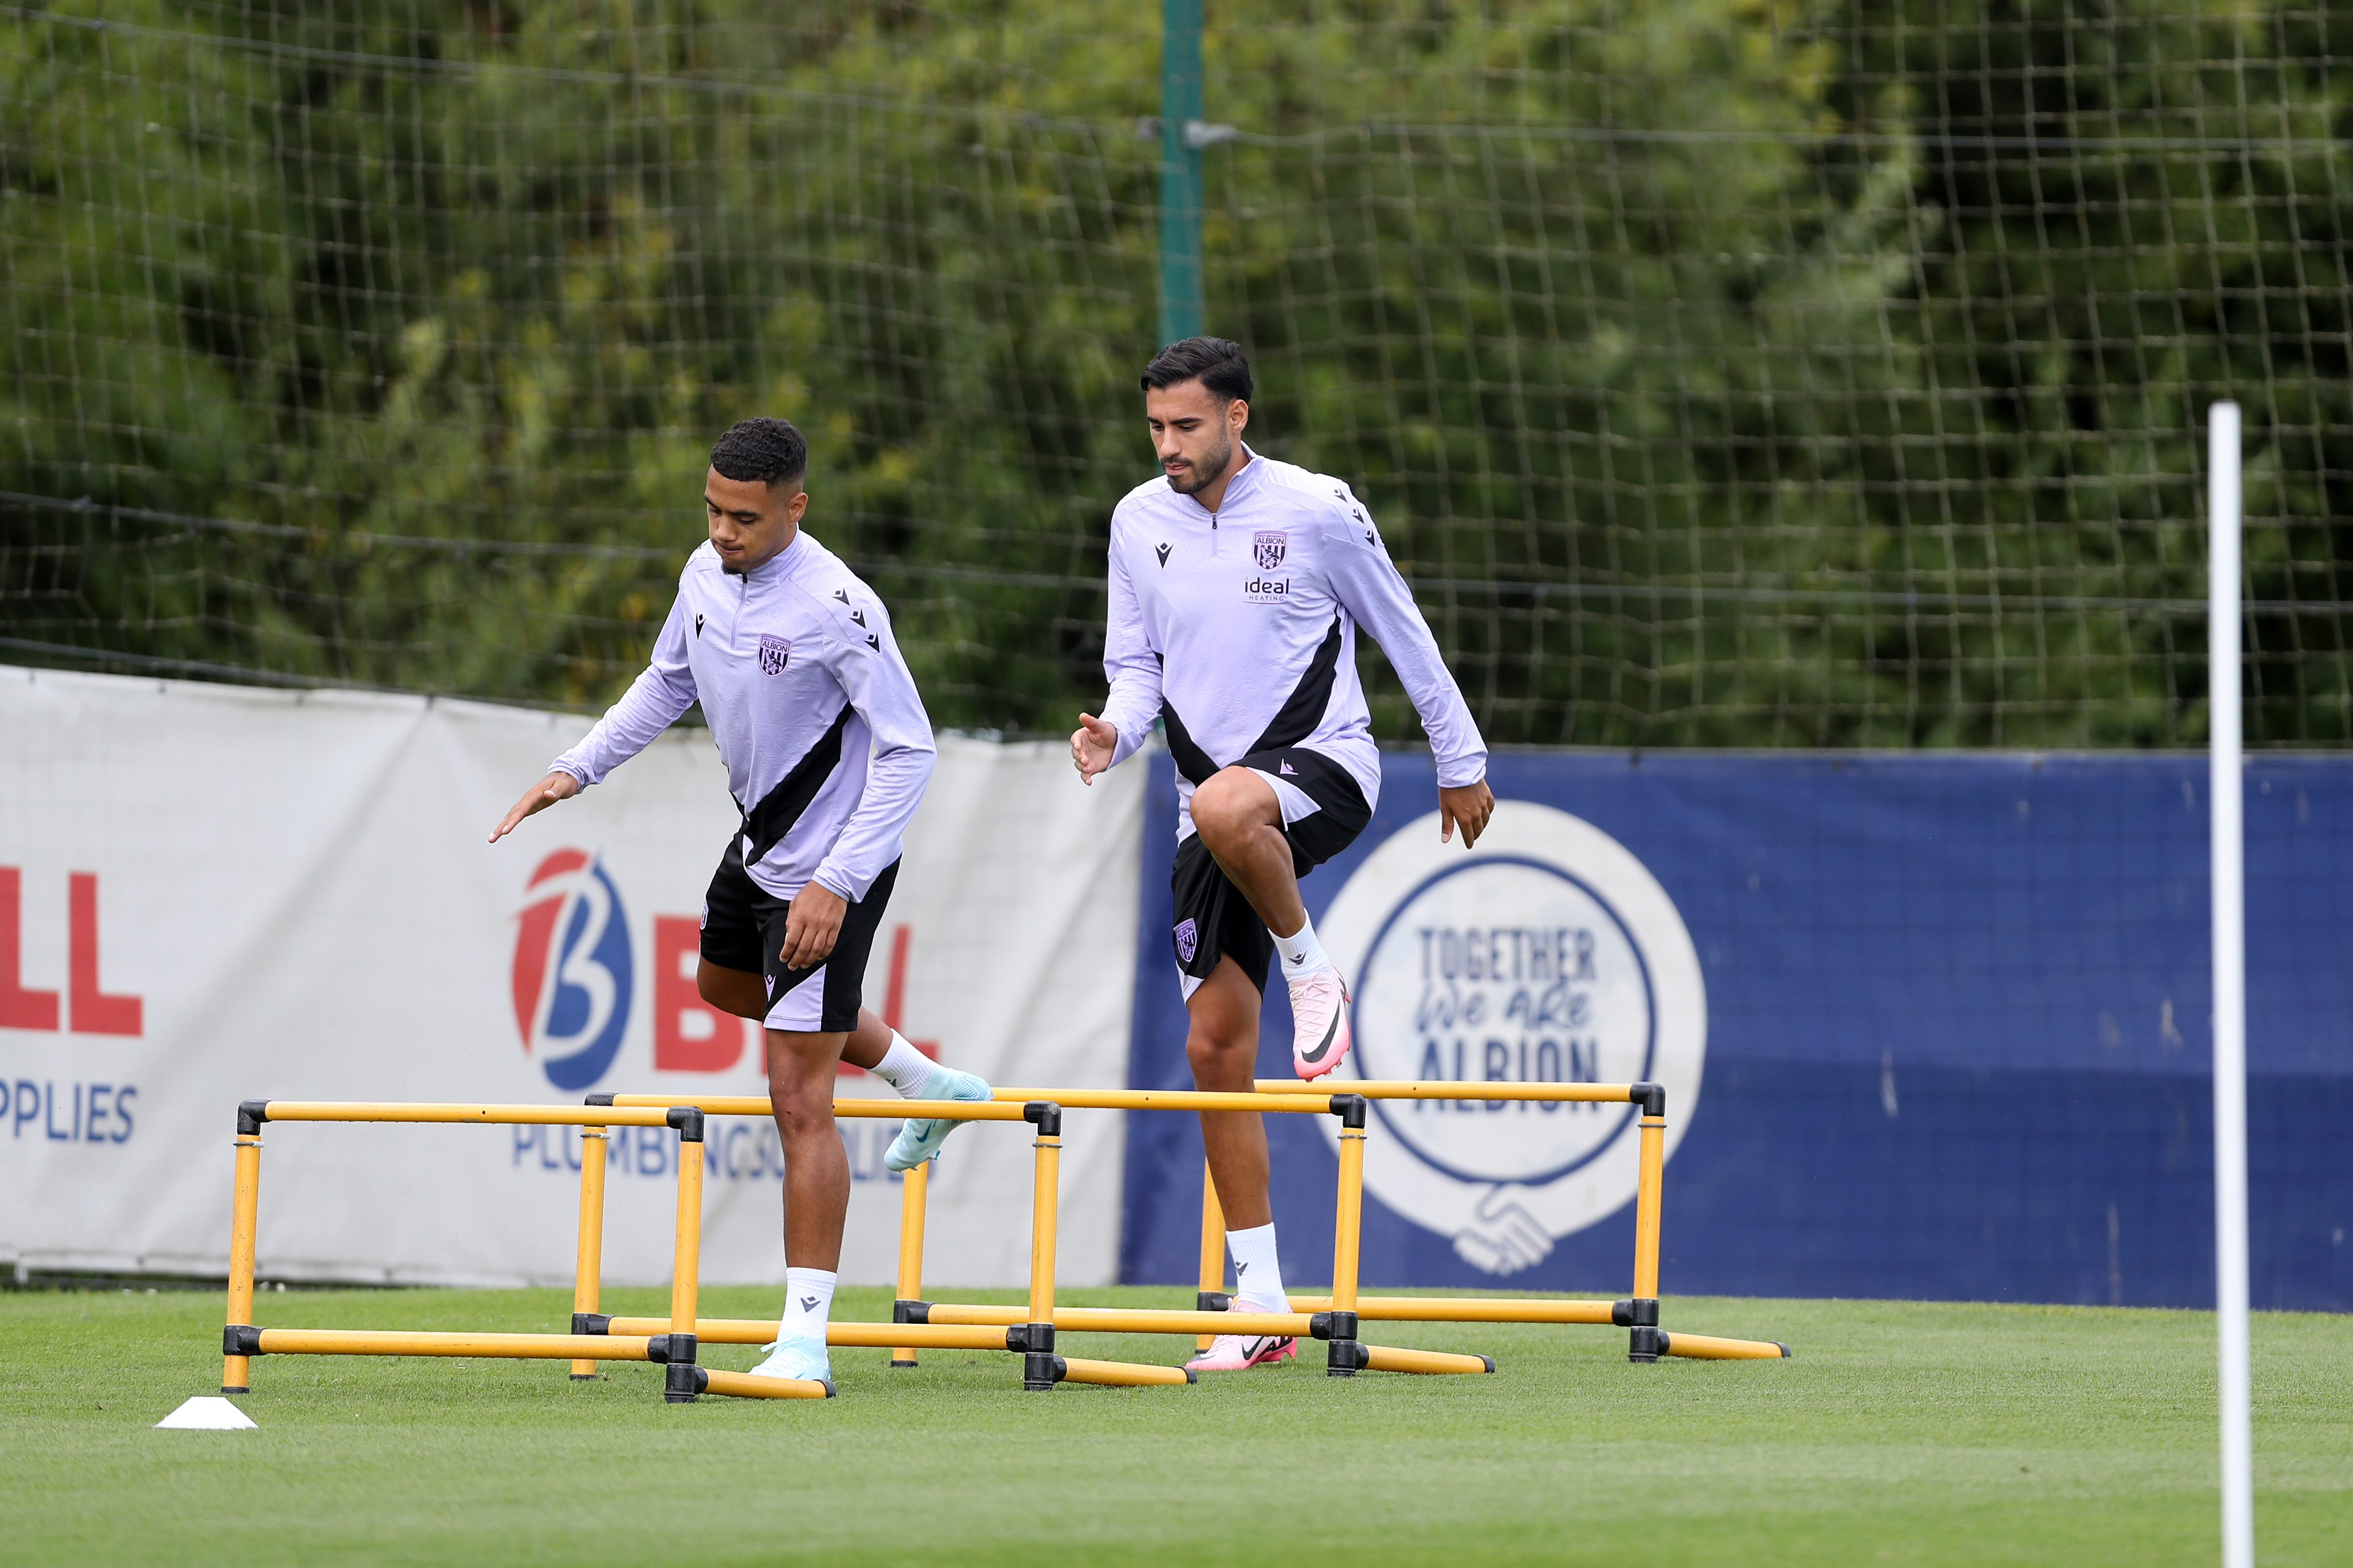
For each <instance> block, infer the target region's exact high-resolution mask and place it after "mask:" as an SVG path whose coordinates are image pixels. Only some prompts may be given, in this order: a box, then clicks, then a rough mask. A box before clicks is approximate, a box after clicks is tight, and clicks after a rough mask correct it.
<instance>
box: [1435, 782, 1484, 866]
mask: <svg viewBox="0 0 2353 1568" xmlns="http://www.w3.org/2000/svg"><path fill="white" fill-rule="evenodd" d="M1494 815H1495V792H1494V791H1493V790H1491V789H1489V788H1488V787H1487V781H1486V780H1485V779H1481V780H1480V781H1478V783H1476V784H1456V785H1455V786H1454V787H1453V788H1452V789H1448V788H1447V787H1446V786H1445V785H1443V784H1440V786H1439V790H1438V841H1439V842H1440V844H1448V843H1451V842H1452V841H1453V838H1454V830H1455V829H1456V828H1457V827H1460V828H1461V829H1462V847H1463V848H1465V849H1468V848H1470V847H1471V846H1472V845H1473V844H1476V843H1478V842H1479V835H1481V834H1482V833H1484V832H1486V831H1487V819H1488V818H1489V817H1491V816H1494Z"/></svg>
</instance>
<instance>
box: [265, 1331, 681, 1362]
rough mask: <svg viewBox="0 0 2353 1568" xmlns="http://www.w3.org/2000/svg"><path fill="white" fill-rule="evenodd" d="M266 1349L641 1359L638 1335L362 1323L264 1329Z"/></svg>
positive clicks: (535, 1358) (285, 1352) (277, 1351)
mask: <svg viewBox="0 0 2353 1568" xmlns="http://www.w3.org/2000/svg"><path fill="white" fill-rule="evenodd" d="M261 1351H262V1353H263V1354H265V1355H450V1356H491V1357H512V1358H518V1359H522V1360H527V1361H643V1360H645V1359H646V1342H645V1341H644V1340H643V1339H642V1338H632V1337H617V1336H613V1335H608V1334H464V1333H455V1334H453V1333H391V1332H378V1331H374V1330H366V1329H264V1330H262V1331H261Z"/></svg>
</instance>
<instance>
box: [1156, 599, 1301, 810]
mask: <svg viewBox="0 0 2353 1568" xmlns="http://www.w3.org/2000/svg"><path fill="white" fill-rule="evenodd" d="M1155 657H1157V656H1155ZM1163 663H1164V665H1165V664H1166V660H1163ZM1339 671H1340V617H1339V616H1333V617H1332V629H1331V630H1330V631H1329V632H1327V633H1325V634H1324V646H1323V647H1319V648H1317V649H1316V650H1315V657H1314V658H1312V659H1309V660H1308V661H1307V672H1306V673H1305V674H1304V675H1302V676H1301V677H1300V678H1299V684H1298V685H1296V686H1294V687H1293V688H1292V689H1291V695H1290V696H1288V697H1286V698H1284V699H1283V700H1282V707H1281V708H1280V709H1278V710H1275V715H1274V717H1273V718H1272V719H1271V720H1269V721H1267V726H1266V729H1265V731H1264V732H1263V733H1261V735H1260V736H1259V738H1258V739H1257V740H1255V741H1252V742H1250V748H1249V750H1248V751H1245V752H1243V753H1242V755H1243V756H1246V757H1247V756H1250V755H1252V754H1253V753H1255V752H1266V751H1273V750H1276V749H1279V748H1281V747H1283V746H1295V745H1297V744H1299V742H1302V741H1303V740H1305V739H1307V737H1308V736H1310V735H1312V734H1314V733H1315V726H1316V725H1318V724H1320V723H1322V722H1323V721H1324V710H1325V709H1327V708H1329V707H1331V706H1332V683H1333V681H1334V679H1335V678H1336V677H1337V676H1338V674H1339ZM1160 720H1161V722H1162V724H1163V725H1165V726H1166V729H1167V731H1168V755H1169V756H1170V758H1171V759H1173V760H1174V761H1175V763H1176V771H1177V772H1178V773H1183V774H1184V775H1185V776H1186V777H1187V779H1190V780H1191V781H1192V783H1193V787H1194V788H1196V789H1198V788H1199V787H1200V786H1201V785H1203V784H1208V782H1209V775H1210V774H1212V773H1216V772H1217V771H1218V764H1217V763H1216V761H1215V760H1214V759H1213V758H1211V757H1210V755H1209V753H1208V752H1205V751H1203V750H1202V749H1201V745H1200V742H1198V741H1196V740H1194V739H1193V734H1192V731H1189V730H1187V729H1186V728H1185V721H1184V720H1183V719H1182V718H1180V717H1178V715H1177V712H1176V707H1175V705H1174V704H1172V703H1171V702H1169V700H1167V698H1166V697H1163V698H1162V699H1161V700H1160Z"/></svg>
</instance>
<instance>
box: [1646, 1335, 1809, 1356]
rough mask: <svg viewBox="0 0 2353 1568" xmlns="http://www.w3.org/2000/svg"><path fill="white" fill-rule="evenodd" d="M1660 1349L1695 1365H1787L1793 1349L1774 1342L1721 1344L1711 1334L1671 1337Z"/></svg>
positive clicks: (1722, 1342)
mask: <svg viewBox="0 0 2353 1568" xmlns="http://www.w3.org/2000/svg"><path fill="white" fill-rule="evenodd" d="M1662 1337H1663V1338H1664V1339H1665V1341H1666V1342H1665V1343H1664V1344H1662V1345H1661V1346H1660V1347H1659V1349H1660V1351H1661V1352H1663V1353H1664V1354H1667V1355H1679V1356H1689V1357H1690V1358H1691V1359H1693V1360H1694V1361H1786V1360H1788V1355H1789V1347H1788V1346H1787V1345H1785V1344H1779V1343H1777V1342H1774V1341H1772V1340H1719V1339H1716V1338H1715V1337H1714V1336H1713V1335H1710V1334H1667V1335H1664V1336H1662Z"/></svg>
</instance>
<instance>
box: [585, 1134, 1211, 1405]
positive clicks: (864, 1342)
mask: <svg viewBox="0 0 2353 1568" xmlns="http://www.w3.org/2000/svg"><path fill="white" fill-rule="evenodd" d="M1240 1098H1242V1099H1245V1100H1246V1099H1248V1098H1250V1097H1248V1096H1242V1097H1240ZM588 1099H589V1103H590V1106H591V1107H592V1110H593V1108H599V1107H609V1108H611V1110H612V1112H613V1114H614V1116H615V1118H616V1124H620V1123H619V1121H618V1118H619V1117H620V1116H621V1115H624V1114H628V1115H638V1114H644V1113H646V1112H647V1111H649V1110H653V1109H655V1108H657V1107H666V1106H669V1105H670V1104H671V1103H672V1102H671V1101H670V1100H666V1099H664V1098H663V1097H661V1096H658V1095H643V1094H638V1095H632V1094H596V1095H591V1096H589V1097H588ZM676 1103H677V1105H678V1106H679V1108H680V1109H681V1110H685V1109H688V1108H691V1109H692V1110H694V1111H696V1112H698V1113H700V1114H703V1115H712V1116H766V1115H768V1114H770V1110H769V1105H770V1101H769V1100H768V1097H767V1096H765V1095H705V1096H702V1097H700V1098H689V1099H687V1100H680V1101H678V1102H676ZM834 1110H835V1113H836V1114H837V1115H841V1116H860V1117H875V1118H881V1117H892V1118H901V1119H904V1118H908V1117H918V1116H935V1117H942V1118H945V1119H947V1120H950V1121H1017V1122H1018V1121H1029V1122H1035V1123H1037V1125H1038V1127H1039V1136H1038V1139H1037V1143H1036V1148H1037V1170H1036V1173H1035V1175H1034V1177H1033V1182H1034V1183H1035V1186H1034V1189H1033V1194H1032V1198H1031V1212H1030V1255H1029V1291H1030V1307H1029V1308H1028V1309H1021V1308H1015V1309H1008V1310H1005V1312H1004V1315H1003V1317H1002V1320H1001V1321H1002V1322H1003V1323H1004V1324H1005V1325H1006V1327H1007V1328H1008V1329H1011V1330H1015V1332H1009V1333H1008V1332H1006V1331H998V1332H997V1333H995V1334H983V1333H981V1332H979V1331H978V1327H979V1326H959V1325H956V1324H952V1323H948V1322H946V1321H942V1322H941V1323H940V1324H939V1329H940V1331H938V1332H934V1331H932V1330H931V1329H929V1328H928V1327H925V1326H924V1325H926V1324H927V1322H928V1321H929V1320H927V1319H926V1318H925V1317H924V1316H923V1313H924V1312H925V1310H927V1308H928V1306H929V1303H927V1302H924V1301H923V1300H919V1299H918V1297H917V1293H918V1292H920V1291H921V1289H923V1223H924V1214H925V1210H926V1206H927V1202H926V1200H927V1194H928V1192H929V1188H930V1168H929V1166H928V1165H926V1166H919V1167H917V1168H916V1169H915V1170H913V1171H910V1172H908V1173H906V1176H905V1178H904V1180H903V1181H902V1185H901V1189H900V1231H899V1287H898V1288H899V1292H900V1295H899V1300H898V1303H897V1306H896V1309H895V1310H894V1311H893V1313H892V1316H893V1318H894V1319H895V1320H897V1321H898V1325H899V1326H896V1327H884V1326H881V1325H875V1324H865V1323H837V1324H833V1325H830V1326H829V1327H828V1333H827V1340H826V1342H827V1343H828V1344H829V1345H839V1346H845V1347H856V1348H869V1347H871V1348H887V1349H888V1350H890V1352H891V1354H892V1365H894V1366H912V1365H913V1364H915V1361H916V1357H917V1355H918V1354H919V1352H921V1351H922V1350H923V1349H926V1348H928V1349H942V1350H997V1351H1012V1352H1017V1353H1019V1354H1020V1355H1021V1356H1022V1357H1023V1363H1022V1384H1023V1386H1024V1387H1026V1388H1051V1387H1052V1386H1053V1385H1054V1384H1056V1383H1061V1382H1073V1383H1080V1382H1083V1383H1126V1384H1165V1383H1171V1382H1176V1383H1184V1382H1190V1381H1191V1379H1190V1377H1189V1376H1187V1375H1184V1374H1183V1373H1182V1372H1181V1369H1172V1368H1167V1367H1151V1366H1141V1365H1135V1366H1131V1365H1129V1364H1128V1363H1117V1362H1103V1363H1086V1364H1087V1365H1088V1367H1089V1368H1090V1370H1089V1373H1088V1375H1087V1376H1085V1377H1083V1378H1082V1377H1073V1376H1071V1375H1070V1373H1069V1370H1068V1369H1069V1365H1070V1363H1069V1362H1068V1361H1067V1360H1066V1359H1065V1358H1063V1357H1061V1356H1058V1355H1055V1354H1054V1353H1053V1337H1054V1322H1055V1317H1056V1314H1055V1312H1054V1309H1053V1297H1054V1252H1055V1245H1056V1241H1055V1230H1056V1224H1057V1220H1058V1218H1059V1216H1060V1206H1061V1205H1060V1190H1059V1188H1060V1168H1061V1167H1060V1160H1061V1108H1060V1106H1058V1105H1056V1104H1054V1103H1053V1102H1052V1101H1051V1100H1039V1099H1035V1098H1033V1099H1031V1100H1027V1101H1024V1102H1023V1103H1021V1104H1018V1105H1017V1104H1013V1103H1011V1102H1009V1101H1005V1100H982V1101H971V1100H836V1101H835V1102H834ZM581 1174H582V1196H581V1246H580V1247H579V1248H578V1249H577V1252H576V1255H575V1266H574V1267H575V1274H574V1281H573V1297H574V1300H575V1302H577V1301H592V1300H596V1289H597V1288H596V1284H595V1283H594V1282H593V1281H592V1280H591V1279H590V1278H589V1276H590V1273H591V1271H592V1270H593V1269H595V1268H596V1252H595V1251H592V1248H591V1237H592V1231H591V1228H590V1227H591V1225H592V1218H591V1216H592V1215H593V1216H594V1222H593V1223H594V1224H595V1225H596V1226H597V1227H598V1229H597V1231H596V1232H595V1233H594V1234H595V1236H596V1238H597V1240H596V1251H601V1225H602V1215H603V1199H602V1184H601V1183H598V1184H596V1187H597V1190H596V1193H595V1194H593V1196H592V1194H591V1192H590V1190H589V1189H590V1184H589V1182H588V1180H587V1162H586V1159H585V1158H584V1160H583V1163H582V1170H581ZM691 1180H692V1182H693V1184H694V1185H695V1187H696V1189H697V1194H698V1196H697V1199H696V1203H697V1215H696V1218H695V1219H693V1220H690V1219H689V1218H688V1216H687V1214H686V1210H685V1203H686V1199H685V1196H684V1194H682V1193H681V1198H680V1204H681V1209H680V1215H679V1232H678V1234H679V1237H680V1244H681V1247H693V1246H698V1245H699V1237H700V1234H701V1233H700V1195H699V1194H700V1188H701V1184H702V1173H701V1171H700V1169H699V1168H698V1170H697V1171H696V1173H695V1174H694V1176H693V1177H692V1178H691ZM690 1273H691V1270H688V1271H686V1272H681V1271H680V1270H679V1269H676V1268H674V1269H673V1271H672V1275H671V1279H672V1281H673V1284H672V1291H673V1295H672V1301H671V1308H672V1314H671V1318H670V1321H669V1325H668V1326H666V1325H665V1324H664V1322H663V1321H661V1320H659V1319H643V1318H607V1317H604V1316H601V1315H599V1314H597V1313H596V1312H594V1311H588V1310H576V1309H575V1311H574V1314H573V1331H574V1332H575V1333H596V1332H604V1333H626V1332H632V1331H638V1330H645V1331H649V1332H650V1333H657V1334H659V1335H661V1336H662V1344H663V1347H664V1348H665V1349H669V1350H671V1351H672V1353H671V1354H670V1364H671V1366H672V1369H673V1370H672V1371H671V1372H670V1374H669V1379H670V1383H669V1384H666V1390H665V1392H666V1396H668V1397H672V1398H679V1399H691V1398H692V1397H693V1396H694V1394H693V1393H690V1392H688V1391H689V1390H690V1389H691V1390H693V1391H694V1392H701V1393H714V1394H723V1393H733V1392H734V1391H735V1389H734V1385H733V1383H728V1384H725V1385H724V1386H723V1385H722V1384H718V1383H712V1381H711V1380H710V1379H709V1378H708V1377H703V1376H700V1375H699V1374H698V1373H696V1372H695V1371H693V1370H691V1368H692V1363H693V1359H694V1357H693V1349H694V1345H695V1343H696V1342H697V1341H698V1340H699V1339H710V1340H711V1341H712V1342H713V1343H724V1344H765V1343H767V1342H769V1341H770V1340H771V1339H773V1338H774V1337H775V1333H776V1329H775V1326H774V1325H773V1324H772V1323H769V1322H767V1321H759V1320H751V1319H707V1318H692V1317H691V1316H690V1313H689V1312H688V1311H684V1310H681V1302H680V1300H679V1299H678V1296H677V1290H678V1285H677V1281H679V1280H680V1279H685V1278H688V1275H689V1274H690ZM1040 1308H1042V1315H1040V1314H1039V1311H1038V1310H1039V1309H1040ZM690 1321H691V1322H692V1323H693V1324H694V1325H695V1327H694V1328H693V1330H692V1331H689V1330H688V1329H686V1328H684V1327H682V1326H680V1325H683V1324H685V1323H687V1322H690ZM1032 1323H1036V1324H1039V1325H1040V1326H1039V1328H1038V1329H1037V1330H1036V1331H1032V1330H1030V1329H1029V1327H1028V1325H1029V1324H1032ZM616 1325H619V1326H616ZM714 1325H715V1326H714ZM706 1330H708V1331H706ZM673 1347H675V1348H673ZM655 1359H661V1358H660V1357H656V1358H655ZM681 1369H684V1370H681ZM1122 1369H1124V1370H1122ZM1172 1371H1174V1372H1176V1373H1177V1375H1176V1376H1175V1377H1171V1376H1169V1375H1167V1374H1168V1373H1171V1372H1172ZM730 1375H731V1376H732V1375H733V1374H730ZM757 1381H759V1382H761V1383H766V1382H767V1381H769V1380H767V1379H760V1380H757Z"/></svg>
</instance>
